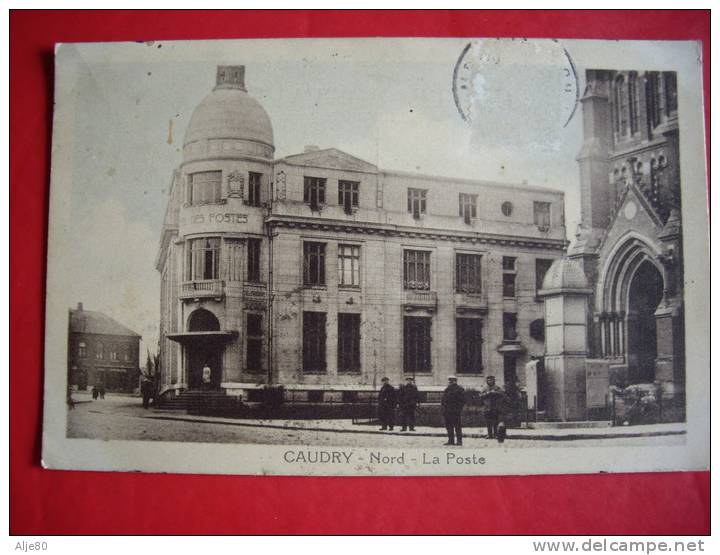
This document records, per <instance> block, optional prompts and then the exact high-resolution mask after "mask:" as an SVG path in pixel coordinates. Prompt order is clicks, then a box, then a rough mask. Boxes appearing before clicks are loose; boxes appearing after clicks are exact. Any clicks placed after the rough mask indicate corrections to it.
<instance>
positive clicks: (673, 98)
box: [663, 71, 677, 117]
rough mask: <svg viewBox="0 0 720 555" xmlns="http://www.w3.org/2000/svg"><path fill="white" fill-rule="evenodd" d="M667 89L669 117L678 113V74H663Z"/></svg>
mask: <svg viewBox="0 0 720 555" xmlns="http://www.w3.org/2000/svg"><path fill="white" fill-rule="evenodd" d="M663 85H664V89H665V114H666V115H667V116H668V117H669V116H670V115H672V114H673V113H674V112H676V111H677V73H675V72H674V71H666V72H665V73H663Z"/></svg>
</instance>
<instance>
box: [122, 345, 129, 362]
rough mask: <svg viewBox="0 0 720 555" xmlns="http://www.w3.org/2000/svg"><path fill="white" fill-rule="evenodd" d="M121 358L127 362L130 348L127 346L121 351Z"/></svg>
mask: <svg viewBox="0 0 720 555" xmlns="http://www.w3.org/2000/svg"><path fill="white" fill-rule="evenodd" d="M123 360H124V361H125V362H128V361H129V360H130V348H129V347H126V348H125V350H124V352H123Z"/></svg>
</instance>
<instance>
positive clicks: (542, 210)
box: [533, 202, 550, 229]
mask: <svg viewBox="0 0 720 555" xmlns="http://www.w3.org/2000/svg"><path fill="white" fill-rule="evenodd" d="M533 221H534V222H535V225H536V226H538V227H541V228H544V229H549V228H550V203H549V202H533Z"/></svg>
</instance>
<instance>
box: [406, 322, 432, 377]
mask: <svg viewBox="0 0 720 555" xmlns="http://www.w3.org/2000/svg"><path fill="white" fill-rule="evenodd" d="M431 325H432V318H429V317H426V316H405V320H404V328H405V329H404V334H403V339H404V347H405V350H404V360H403V365H404V371H405V373H406V374H423V373H428V372H430V371H431V370H432V362H431V359H430V342H431V338H430V327H431Z"/></svg>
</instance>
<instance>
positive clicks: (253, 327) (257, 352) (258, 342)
mask: <svg viewBox="0 0 720 555" xmlns="http://www.w3.org/2000/svg"><path fill="white" fill-rule="evenodd" d="M246 323H247V326H246V328H245V331H246V333H245V343H246V357H245V361H246V366H247V370H248V371H249V372H258V371H260V370H262V340H263V328H262V316H261V315H260V314H247V318H246Z"/></svg>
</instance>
